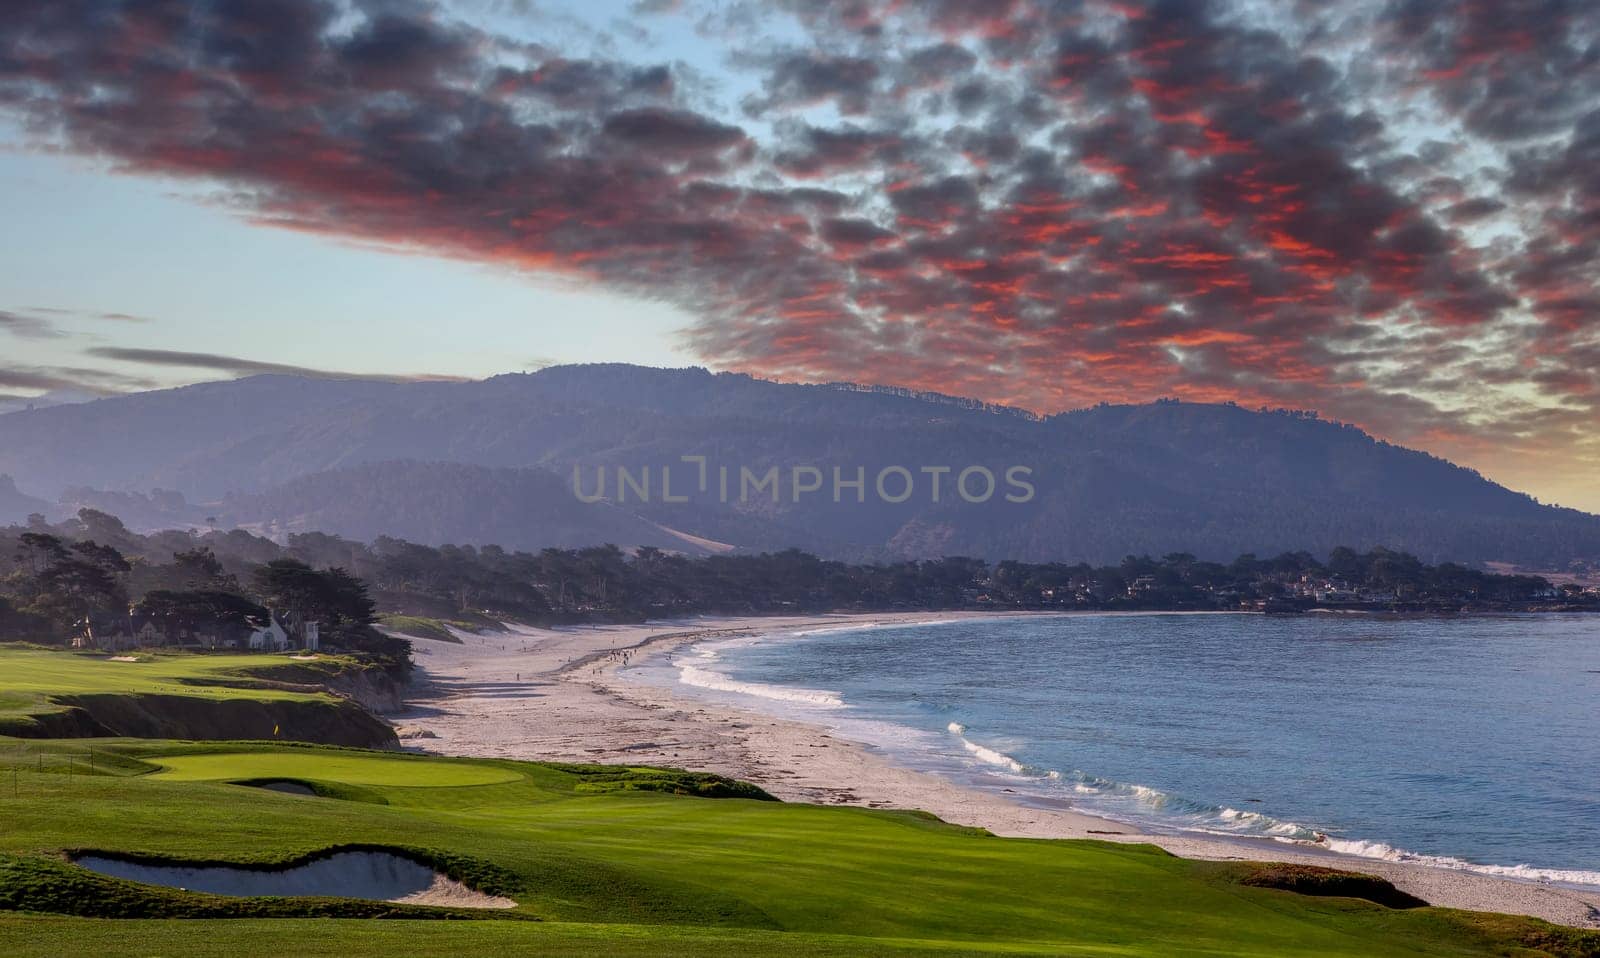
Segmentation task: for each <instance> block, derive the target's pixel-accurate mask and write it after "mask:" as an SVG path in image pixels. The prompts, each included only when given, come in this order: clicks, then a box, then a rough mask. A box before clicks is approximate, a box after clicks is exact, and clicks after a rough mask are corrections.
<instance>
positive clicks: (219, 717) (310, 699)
mask: <svg viewBox="0 0 1600 958" xmlns="http://www.w3.org/2000/svg"><path fill="white" fill-rule="evenodd" d="M126 658H132V659H134V661H126V660H125V659H123V658H119V657H112V656H106V655H101V654H96V653H72V652H61V651H51V650H45V649H36V648H26V647H22V648H18V647H0V735H8V734H9V735H21V736H24V737H28V738H40V737H43V738H72V737H78V736H89V735H107V734H115V735H130V736H137V737H148V738H211V739H215V738H231V739H273V738H282V739H285V740H296V741H307V742H327V743H331V744H340V745H364V746H387V745H392V744H393V743H394V735H393V733H392V732H391V731H390V730H389V729H388V728H387V727H385V726H384V725H383V724H382V723H380V722H378V721H377V720H375V719H374V718H373V717H372V716H370V715H368V714H367V713H366V712H365V711H363V710H362V709H361V708H360V707H358V706H356V705H354V704H353V703H351V702H348V701H346V700H344V699H341V698H340V697H338V696H335V695H332V694H329V693H328V692H326V691H323V686H324V684H325V683H327V682H330V681H335V680H338V679H339V678H340V677H341V676H348V675H353V674H355V673H358V672H361V671H363V670H364V669H366V667H365V666H363V665H362V664H361V663H359V662H356V661H353V660H351V659H348V658H345V657H341V656H332V655H322V656H318V657H316V658H315V659H309V658H308V659H297V658H291V657H288V656H283V655H249V654H188V653H181V652H173V653H162V654H151V653H140V654H138V655H136V656H128V657H126Z"/></svg>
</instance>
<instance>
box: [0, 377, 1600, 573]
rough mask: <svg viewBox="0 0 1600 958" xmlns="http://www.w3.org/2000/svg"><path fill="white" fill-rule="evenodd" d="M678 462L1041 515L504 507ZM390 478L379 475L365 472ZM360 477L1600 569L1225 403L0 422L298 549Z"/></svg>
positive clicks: (757, 530) (1404, 454)
mask: <svg viewBox="0 0 1600 958" xmlns="http://www.w3.org/2000/svg"><path fill="white" fill-rule="evenodd" d="M86 449H93V450H94V451H95V455H91V456H86V455H85V454H84V451H85V450H86ZM686 456H687V457H705V461H706V462H707V464H708V467H709V468H710V469H711V470H713V472H714V471H715V469H716V468H717V466H719V465H722V466H726V467H728V468H730V470H732V474H733V475H734V476H735V477H737V476H738V474H739V472H738V471H739V470H740V469H748V470H750V471H752V473H754V474H758V475H759V474H764V472H765V471H766V470H768V469H771V468H774V467H777V468H779V469H780V470H781V471H783V473H784V474H785V475H787V474H788V471H789V470H791V469H793V468H796V467H801V468H803V467H805V466H808V465H814V466H816V467H817V468H819V469H820V470H821V472H822V473H823V475H824V476H827V475H830V474H831V470H832V468H834V467H838V468H840V469H841V470H842V471H843V473H844V474H846V475H854V471H855V470H857V469H860V470H862V473H863V474H864V476H865V477H866V479H867V485H868V487H869V488H870V487H871V485H872V478H873V477H875V476H877V475H878V474H879V473H880V472H881V471H882V470H884V469H892V468H893V467H895V466H899V467H902V468H906V469H908V470H909V471H911V472H912V473H914V474H915V473H917V471H918V469H920V468H922V467H933V468H937V467H949V468H950V469H952V470H953V471H952V472H951V473H950V476H949V478H948V479H946V480H945V481H946V482H947V483H948V482H953V481H954V478H955V475H956V473H958V472H959V471H960V470H961V469H963V468H966V467H968V466H982V467H984V468H987V469H990V470H991V471H992V472H993V473H994V474H995V475H996V476H997V477H999V476H1002V475H1003V474H1004V470H1005V469H1007V468H1010V467H1013V466H1020V467H1026V468H1028V469H1030V470H1032V472H1031V475H1032V476H1033V477H1034V484H1035V485H1036V487H1037V495H1036V497H1035V498H1034V499H1033V500H1031V501H1028V502H1024V503H1007V502H1003V501H999V497H996V498H995V500H991V501H989V502H986V503H982V504H970V503H965V502H962V501H960V500H959V499H958V498H956V497H955V496H954V493H953V492H948V493H947V494H946V495H945V496H944V498H943V499H942V501H938V502H935V501H930V500H929V499H928V498H927V496H926V494H925V492H924V491H922V490H919V492H918V494H917V495H916V496H915V497H914V498H913V499H911V500H910V501H908V502H906V503H890V502H885V501H882V500H881V499H878V498H877V497H876V496H873V497H871V498H870V501H868V502H867V503H857V502H856V501H854V499H850V498H849V494H847V496H846V498H847V500H848V501H846V502H843V503H839V504H835V503H831V502H823V501H820V499H821V498H823V497H817V496H813V497H810V498H809V499H806V500H804V501H800V502H793V501H789V500H790V497H789V496H788V495H787V494H786V495H784V496H783V497H782V499H783V501H780V502H776V503H774V502H772V501H770V500H769V499H766V498H761V497H758V499H757V500H756V501H743V502H740V501H731V502H722V501H718V498H719V497H717V496H716V495H714V494H710V493H706V494H697V495H694V496H691V497H690V499H691V501H689V502H665V501H661V499H660V497H659V496H658V497H656V499H655V501H651V502H635V503H631V504H627V503H618V502H614V503H611V505H612V506H613V509H612V510H611V512H610V513H608V514H607V515H606V516H604V517H602V515H601V513H602V512H605V511H606V510H598V511H591V512H589V513H585V512H583V510H580V509H577V508H576V507H578V506H579V505H581V504H580V503H578V502H577V501H576V499H574V500H573V501H572V502H571V503H570V507H564V506H560V505H556V506H552V507H551V509H548V510H545V511H543V512H540V511H539V510H537V509H530V508H528V507H527V506H526V505H525V504H520V505H519V504H518V503H517V502H516V501H515V500H516V497H517V495H519V494H521V493H513V492H512V490H517V489H523V490H533V489H539V490H543V492H541V493H540V495H544V496H553V495H557V494H559V493H558V492H557V491H556V490H557V488H558V486H557V485H555V484H553V481H552V477H553V479H556V480H561V481H562V482H563V483H566V482H569V481H570V479H571V476H572V472H573V470H574V468H578V469H580V470H589V472H588V473H586V475H589V476H591V477H592V476H594V475H596V474H603V473H605V472H606V471H607V470H615V469H616V468H618V467H621V468H624V469H628V470H631V471H633V472H634V473H637V472H638V471H639V470H644V469H647V470H651V471H652V472H653V474H657V473H659V470H661V469H662V468H667V469H670V470H672V471H673V473H674V474H673V476H672V477H671V480H672V483H673V486H674V490H675V491H678V490H682V489H685V488H687V487H688V486H689V484H690V482H689V480H690V478H691V476H692V472H691V471H686V470H692V468H694V467H692V466H691V465H685V464H684V463H683V462H682V457H686ZM381 464H389V465H388V466H387V467H386V469H387V472H385V471H383V470H379V471H376V472H374V471H372V470H374V469H376V468H377V467H378V466H379V465H381ZM427 464H435V465H438V464H454V465H456V466H459V467H471V468H470V469H466V468H462V469H455V470H440V469H437V468H434V467H432V466H429V465H427ZM363 469H365V470H368V473H367V480H366V481H367V482H369V483H373V484H374V485H373V488H378V484H380V480H381V485H382V488H383V489H384V490H385V491H384V495H385V496H387V497H389V499H390V501H391V502H392V503H393V504H394V510H393V511H392V513H391V515H392V516H393V518H394V525H395V527H396V528H403V529H407V530H410V531H412V532H413V533H417V532H418V531H419V530H426V531H427V533H428V537H429V538H432V539H436V540H439V542H440V543H442V542H443V541H452V539H453V540H454V541H460V542H474V543H477V544H487V543H485V542H484V541H483V537H484V536H485V535H487V534H488V531H490V530H494V529H499V530H501V531H502V532H503V533H504V537H505V538H506V539H507V540H508V543H502V544H511V543H515V544H516V545H517V547H527V548H533V547H537V546H539V545H540V544H541V543H543V542H547V543H548V544H552V545H554V544H571V543H572V542H574V541H576V540H574V539H573V538H572V537H573V536H574V535H578V536H581V535H582V534H584V526H583V521H588V519H589V518H592V519H593V520H594V522H595V525H594V526H593V527H592V529H591V531H592V533H593V534H594V535H596V536H601V535H602V533H605V534H610V535H613V536H614V535H618V534H620V533H621V532H623V531H626V530H629V529H632V530H634V531H633V533H632V534H633V535H634V537H635V538H637V539H638V540H639V541H637V542H619V543H618V544H621V545H644V544H652V545H654V544H660V543H658V542H657V541H656V540H654V539H652V538H651V534H649V532H648V530H649V528H652V527H657V526H665V527H667V528H668V529H669V530H676V531H677V532H681V533H685V534H688V535H691V536H700V537H704V538H706V539H709V540H712V541H714V542H719V543H731V544H733V545H735V546H738V547H740V548H744V549H778V548H785V547H789V546H796V547H801V548H807V549H811V550H813V551H816V552H818V553H820V554H824V555H830V556H837V557H840V558H851V559H862V558H876V557H884V558H887V557H917V556H924V555H927V556H931V555H937V554H946V553H948V554H970V555H978V556H984V557H987V558H1019V559H1029V560H1032V561H1044V560H1056V559H1060V560H1074V561H1075V560H1080V559H1081V560H1087V561H1098V560H1108V559H1118V558H1120V557H1121V555H1123V554H1126V553H1129V552H1151V553H1154V554H1161V553H1164V552H1174V551H1182V552H1193V553H1195V554H1197V555H1206V556H1211V555H1224V556H1227V557H1231V556H1232V555H1237V554H1239V553H1242V552H1252V551H1259V552H1262V553H1264V554H1265V553H1271V552H1273V551H1284V550H1294V549H1307V550H1312V551H1317V550H1322V551H1326V550H1327V549H1330V548H1332V547H1333V546H1336V545H1350V546H1354V547H1361V546H1371V545H1386V546H1392V547H1396V548H1408V549H1410V550H1411V551H1414V552H1417V553H1418V554H1419V555H1422V556H1423V557H1425V558H1429V559H1452V560H1458V561H1468V562H1474V563H1481V562H1486V561H1513V562H1519V563H1523V564H1528V563H1544V564H1546V565H1547V567H1548V563H1552V562H1555V563H1566V562H1570V561H1573V560H1593V559H1595V558H1597V557H1600V517H1596V516H1592V515H1589V514H1586V513H1582V512H1579V511H1577V510H1570V509H1563V508H1561V507H1555V506H1547V505H1543V504H1540V503H1539V502H1538V501H1537V500H1535V499H1534V498H1533V497H1531V496H1527V495H1525V494H1523V493H1519V492H1514V491H1512V490H1509V489H1506V488H1504V487H1502V486H1499V485H1498V484H1496V483H1494V482H1492V481H1491V480H1489V479H1487V478H1486V477H1484V476H1482V475H1481V474H1479V473H1477V472H1476V471H1474V470H1470V469H1467V468H1465V467H1462V466H1458V465H1455V464H1453V463H1450V462H1448V461H1447V460H1444V459H1441V458H1439V457H1437V456H1433V455H1431V454H1429V453H1426V452H1422V451H1418V450H1412V449H1407V448H1405V447H1403V446H1399V445H1394V444H1391V443H1388V442H1385V441H1383V440H1381V439H1376V438H1374V437H1372V436H1370V435H1368V434H1367V433H1365V432H1364V431H1362V430H1360V429H1358V428H1357V427H1355V426H1352V425H1349V424H1344V423H1338V422H1333V421H1329V420H1323V419H1321V418H1320V417H1317V416H1316V415H1315V414H1313V413H1306V412H1297V411H1292V410H1249V409H1245V408H1243V407H1240V406H1236V405H1232V404H1202V403H1188V402H1179V401H1176V400H1160V401H1157V402H1154V403H1147V404H1124V405H1111V404H1102V405H1099V406H1094V407H1089V408H1086V409H1080V410H1073V411H1070V412H1065V413H1059V414H1055V415H1051V416H1036V415H1034V414H1032V413H1028V412H1027V411H1025V410H1016V409H1011V408H1008V407H1003V406H994V405H990V404H983V403H979V402H976V401H972V400H963V399H961V398H960V397H949V396H941V395H938V394H928V393H915V392H912V391H909V390H900V389H894V388H888V387H863V386H856V385H851V384H843V385H841V384H789V383H775V382H770V381H766V380H761V379H756V378H754V377H751V376H747V375H744V374H738V373H712V372H709V371H706V370H704V369H698V368H689V369H678V370H665V369H654V368H649V367H638V366H628V365H624V364H591V365H582V366H561V367H550V368H547V369H544V370H541V371H539V372H535V373H511V374H506V375H502V376H496V377H492V378H490V379H485V380H480V381H476V382H466V383H437V382H428V383H383V382H369V381H340V380H315V379H300V378H296V377H292V376H284V375H278V374H274V375H265V376H256V377H250V378H248V379H241V380H232V381H224V382H218V383H204V384H198V385H195V386H187V387H180V388H177V389H173V390H164V391H160V392H155V393H144V394H136V395H133V396H128V397H120V398H111V399H102V400H97V401H94V402H90V403H83V404H78V405H72V406H57V407H50V408H45V409H35V410H32V411H25V412H16V413H10V414H6V415H0V473H6V474H10V475H13V476H14V477H15V478H16V480H17V484H18V485H19V486H21V487H22V488H24V489H26V490H28V491H29V492H31V493H33V494H35V495H38V494H41V493H42V494H44V495H46V496H60V495H61V494H62V493H63V492H64V491H65V490H67V489H69V488H73V489H76V490H78V492H79V493H80V496H79V497H80V499H81V498H84V496H83V495H82V493H83V492H84V489H83V487H89V488H88V493H89V495H88V498H90V499H92V498H93V495H94V494H95V490H99V491H101V492H111V493H127V492H139V493H145V492H149V491H151V490H156V489H165V490H175V491H176V492H178V493H181V494H182V495H183V496H185V497H187V498H188V500H190V501H194V502H204V503H211V504H222V505H221V506H218V508H221V509H222V511H223V513H225V514H224V515H222V516H220V517H219V518H223V519H227V518H228V516H227V515H226V513H228V512H229V511H230V510H231V511H232V512H233V513H237V515H238V521H240V522H250V523H271V522H278V523H279V524H280V525H283V526H284V527H285V528H287V527H289V526H291V525H303V523H304V522H305V521H317V520H308V519H307V518H306V517H310V516H321V517H323V519H322V520H321V521H326V522H327V523H329V524H330V526H332V527H334V528H333V529H329V530H325V531H334V529H337V528H348V529H362V530H372V529H376V528H380V527H381V521H382V520H383V518H384V517H383V515H382V514H381V511H379V512H374V511H373V510H370V509H368V510H366V511H365V512H363V511H362V508H361V507H360V504H359V502H357V501H356V500H358V499H359V490H360V488H361V482H362V480H360V479H356V480H352V479H351V478H350V475H349V474H348V471H349V470H357V471H358V472H359V470H363ZM481 470H490V472H487V473H486V472H482V471H481ZM493 470H509V471H510V473H508V474H498V475H496V474H494V473H493V472H492V471H493ZM341 471H343V472H341ZM520 473H526V474H520ZM430 476H431V477H432V478H431V479H430V478H429V477H430ZM312 477H320V478H318V479H317V481H316V482H310V481H309V480H310V479H311V478H312ZM591 481H592V479H591ZM1002 481H1003V480H1002ZM658 482H659V480H658ZM430 483H431V485H430ZM295 484H298V485H295ZM658 488H659V485H658ZM336 490H342V491H336ZM696 491H697V492H698V490H696ZM826 491H827V490H824V492H826ZM613 492H615V490H613ZM527 494H532V493H531V492H529V493H527ZM297 496H298V497H299V499H297V498H296V497H297ZM434 496H443V497H446V500H445V501H451V502H456V503H458V504H461V507H460V508H458V509H457V512H456V513H455V515H456V518H457V520H458V521H457V522H456V524H455V525H452V524H451V523H449V522H443V521H433V520H431V519H429V517H427V516H426V515H424V514H423V513H425V512H426V511H427V510H429V508H430V505H429V503H430V501H431V500H430V497H434ZM450 497H453V498H450ZM474 497H476V498H474ZM341 498H343V499H345V500H348V501H347V502H345V503H344V504H342V505H341V503H340V502H339V500H340V499H341ZM230 504H231V505H230ZM247 504H248V508H246V505H247ZM467 504H471V509H468V508H467V507H466V506H467ZM207 508H211V506H208V507H207ZM472 509H476V510H477V511H476V512H473V511H472ZM563 509H565V510H566V512H571V513H573V516H576V518H573V522H568V521H567V519H568V518H571V517H569V516H567V515H565V514H564V513H563ZM413 513H415V514H413ZM624 516H628V517H631V518H622V517H624ZM585 517H587V518H585ZM580 520H582V521H580ZM375 523H377V525H375ZM573 523H576V524H575V525H574V524H573ZM641 523H642V524H641ZM541 528H545V529H546V530H547V532H548V534H546V533H542V532H541ZM557 528H559V529H560V533H559V535H558V534H555V532H554V531H553V530H555V529H557ZM596 541H600V539H596ZM607 541H609V540H607ZM666 546H671V543H670V542H668V543H666Z"/></svg>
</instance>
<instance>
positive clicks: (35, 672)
mask: <svg viewBox="0 0 1600 958" xmlns="http://www.w3.org/2000/svg"><path fill="white" fill-rule="evenodd" d="M137 658H138V661H134V662H123V661H117V660H116V659H114V658H112V657H109V656H104V655H98V654H75V653H67V652H55V651H49V650H44V649H17V648H11V649H4V648H0V688H3V689H4V691H3V694H0V718H5V717H10V716H15V715H26V714H37V713H38V712H39V711H40V710H41V709H43V710H49V709H50V708H51V707H52V706H50V704H49V700H50V699H51V698H53V697H60V696H75V695H105V694H119V695H120V694H126V693H138V694H160V695H182V696H186V697H193V698H204V699H212V700H218V701H221V700H226V699H240V698H248V699H267V700H294V699H300V700H304V699H307V698H310V697H311V696H308V695H307V694H306V693H303V692H293V691H285V690H281V689H273V688H267V687H261V686H258V685H254V684H252V683H249V682H248V676H247V674H246V673H248V672H249V671H250V670H252V669H256V670H259V669H263V668H269V667H272V666H281V665H283V664H285V662H286V660H285V659H283V658H281V657H278V656H265V655H183V654H173V655H150V654H144V655H140V656H137ZM230 682H231V683H234V684H233V685H232V686H230V685H227V684H223V683H230ZM240 685H250V686H251V687H248V688H241V687H237V686H240Z"/></svg>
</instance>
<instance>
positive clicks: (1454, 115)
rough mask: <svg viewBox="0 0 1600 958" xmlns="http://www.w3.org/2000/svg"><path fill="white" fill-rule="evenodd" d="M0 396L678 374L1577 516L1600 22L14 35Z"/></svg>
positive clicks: (125, 16) (2, 135)
mask: <svg viewBox="0 0 1600 958" xmlns="http://www.w3.org/2000/svg"><path fill="white" fill-rule="evenodd" d="M0 211H3V213H0V263H4V268H3V269H0V397H11V398H26V397H31V396H36V395H39V394H42V393H46V392H54V391H62V390H67V391H71V392H73V393H77V394H85V395H91V394H92V395H109V394H115V393H119V392H126V391H132V390H140V389H149V388H161V387H165V386H171V385H177V384H182V383H186V382H195V381H201V380H209V379H217V378H223V377H228V376H239V375H249V374H251V373H254V372H262V371H283V370H291V371H293V370H307V371H315V372H318V373H326V374H334V375H348V376H375V377H383V378H402V379H409V378H417V379H425V378H479V377H483V376H488V375H493V374H496V373H501V372H508V371H517V370H523V369H534V368H538V367H541V366H545V365H549V364H552V363H568V362H597V361H623V362H637V363H644V364H650V365H666V366H677V365H688V364H698V365H706V366H709V367H712V368H716V369H730V370H739V371H743V372H749V373H753V374H756V375H761V376H766V377H770V378H776V379H784V380H795V381H836V380H851V381H857V382H873V383H887V384H895V385H904V386H910V387H914V388H919V389H933V390H937V391H940V392H945V393H952V394H959V395H969V396H976V397H980V398H983V399H986V400H990V401H994V402H1003V403H1010V404H1014V405H1019V406H1024V407H1027V408H1029V409H1033V410H1035V411H1039V412H1045V413H1049V412H1056V411H1060V410H1065V409H1072V408H1078V407H1082V406H1085V405H1091V404H1094V403H1099V402H1146V401H1150V400H1154V399H1157V398H1163V397H1177V398H1182V399H1189V400H1196V401H1207V402H1222V401H1228V402H1237V403H1240V404H1241V405H1245V406H1249V407H1252V408H1253V407H1258V406H1267V407H1274V408H1276V407H1292V408H1304V409H1314V410H1316V411H1317V412H1318V413H1320V414H1322V415H1323V416H1325V417H1327V418H1331V419H1338V420H1342V421H1346V422H1353V423H1356V424H1357V425H1360V426H1362V427H1363V428H1365V429H1367V430H1368V431H1370V432H1372V433H1373V434H1374V435H1377V436H1380V437H1382V438H1384V439H1388V440H1390V441H1394V442H1397V443H1401V444H1404V445H1408V446H1413V447H1416V448H1421V449H1425V450H1427V451H1429V452H1432V453H1435V454H1437V455H1440V456H1444V457H1446V458H1450V459H1452V460H1454V461H1457V462H1461V463H1463V464H1465V465H1469V466H1472V467H1474V468H1477V469H1479V470H1481V471H1482V472H1484V473H1485V474H1486V475H1488V476H1489V477H1491V478H1493V479H1495V480H1497V481H1500V482H1503V483H1505V484H1507V485H1509V486H1511V487H1513V488H1516V489H1520V490H1523V491H1526V492H1528V493H1530V494H1533V495H1535V496H1537V497H1538V498H1540V499H1541V500H1542V501H1546V502H1554V503H1558V504H1562V505H1569V506H1574V507H1578V508H1584V509H1588V510H1590V511H1597V512H1600V479H1597V477H1600V291H1597V281H1600V7H1596V5H1593V4H1590V3H1585V2H1576V0H1460V2H1434V0H1361V2H1352V3H1310V2H1300V3H1297V2H1263V0H1243V2H1239V0H1207V2H1200V0H1183V2H1156V3H1144V2H1103V0H1062V2H1026V0H776V2H768V3H747V2H742V0H732V2H709V0H638V2H621V0H619V2H601V0H589V2H582V3H568V2H557V0H537V2H535V0H270V2H267V0H261V2H238V0H140V2H131V0H11V2H9V3H8V4H7V5H6V13H5V25H4V29H0Z"/></svg>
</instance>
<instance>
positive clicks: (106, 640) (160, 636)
mask: <svg viewBox="0 0 1600 958" xmlns="http://www.w3.org/2000/svg"><path fill="white" fill-rule="evenodd" d="M170 644H172V636H171V635H170V633H169V632H168V629H167V627H166V623H164V622H161V621H160V620H159V619H157V618H156V617H155V616H149V615H140V614H138V613H135V612H133V611H132V610H129V612H128V614H127V615H104V614H98V613H96V614H91V615H90V616H89V617H88V618H87V619H85V620H84V621H83V623H82V626H81V630H80V632H79V633H78V635H77V636H76V637H74V638H73V640H72V647H73V648H75V649H104V650H105V651H107V652H123V651H126V650H128V649H143V648H154V647H157V646H163V645H170Z"/></svg>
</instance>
